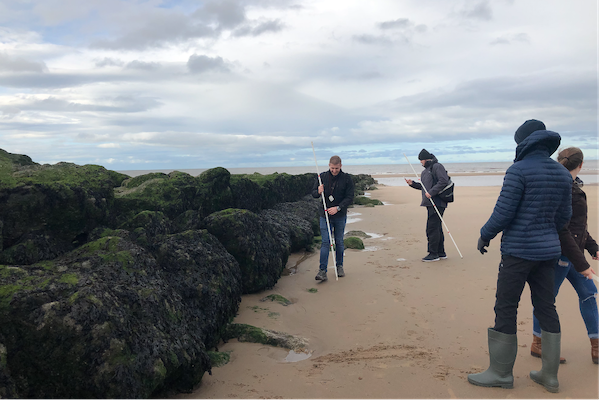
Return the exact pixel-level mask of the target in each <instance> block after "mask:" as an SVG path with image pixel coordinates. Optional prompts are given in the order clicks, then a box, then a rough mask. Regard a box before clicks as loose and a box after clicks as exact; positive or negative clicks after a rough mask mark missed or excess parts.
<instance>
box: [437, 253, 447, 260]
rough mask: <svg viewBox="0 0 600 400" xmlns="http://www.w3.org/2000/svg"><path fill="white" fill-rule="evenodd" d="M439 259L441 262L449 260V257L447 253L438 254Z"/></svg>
mask: <svg viewBox="0 0 600 400" xmlns="http://www.w3.org/2000/svg"><path fill="white" fill-rule="evenodd" d="M438 257H439V258H440V260H445V259H447V258H448V256H447V255H446V253H438Z"/></svg>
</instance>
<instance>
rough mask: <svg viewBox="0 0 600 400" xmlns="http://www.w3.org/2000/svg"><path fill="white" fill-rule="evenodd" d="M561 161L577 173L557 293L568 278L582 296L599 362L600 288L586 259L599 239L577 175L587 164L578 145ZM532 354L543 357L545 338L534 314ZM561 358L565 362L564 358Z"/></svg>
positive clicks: (557, 273)
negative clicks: (598, 300) (599, 298)
mask: <svg viewBox="0 0 600 400" xmlns="http://www.w3.org/2000/svg"><path fill="white" fill-rule="evenodd" d="M557 161H558V162H559V163H561V164H562V165H564V166H565V168H567V169H568V170H569V172H571V175H572V176H573V188H572V205H573V216H572V217H571V220H570V221H569V223H568V224H567V226H566V227H565V228H563V229H562V230H561V231H560V232H559V238H560V247H561V252H562V256H561V257H560V259H559V260H558V263H557V265H556V267H555V269H554V270H555V278H554V279H555V281H554V293H555V295H557V294H558V290H559V288H560V285H561V284H562V283H563V281H564V280H565V278H567V279H568V280H569V282H571V285H572V286H573V288H574V289H575V291H576V292H577V295H578V296H579V309H580V311H581V316H582V317H583V321H584V323H585V327H586V329H587V332H588V336H589V338H590V341H591V345H592V351H591V352H592V361H593V362H594V364H598V305H597V304H596V296H597V295H598V290H597V289H596V285H594V282H593V281H592V274H595V272H594V269H593V268H592V267H591V266H590V264H589V263H588V262H587V260H586V259H585V253H584V250H587V251H588V252H589V253H590V255H591V256H592V258H593V259H594V260H598V256H599V254H598V243H596V241H595V240H594V239H593V238H592V236H591V235H590V234H589V232H588V231H587V210H588V207H587V198H586V194H585V192H584V191H583V190H581V186H583V182H582V181H581V180H580V179H579V178H578V177H577V174H579V172H580V171H581V168H582V166H583V152H582V151H581V150H580V149H579V148H577V147H569V148H568V149H565V150H562V151H561V152H560V153H559V154H558V159H557ZM531 355H532V356H534V357H542V339H541V329H540V325H539V322H538V320H537V318H536V317H535V315H534V316H533V343H532V344H531ZM560 362H561V364H562V363H565V362H566V360H565V359H564V358H562V357H561V358H560Z"/></svg>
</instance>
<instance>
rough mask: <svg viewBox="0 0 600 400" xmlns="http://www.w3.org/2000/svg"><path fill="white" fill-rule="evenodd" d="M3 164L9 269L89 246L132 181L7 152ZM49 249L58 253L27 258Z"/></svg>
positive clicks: (1, 196)
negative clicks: (45, 247) (120, 190)
mask: <svg viewBox="0 0 600 400" xmlns="http://www.w3.org/2000/svg"><path fill="white" fill-rule="evenodd" d="M0 163H2V167H1V168H0V203H1V204H2V205H3V206H2V207H1V208H0V221H1V224H0V228H1V240H0V241H1V245H0V251H2V253H0V259H1V260H2V261H1V262H4V263H17V262H18V263H23V264H30V263H34V262H37V261H40V260H43V259H47V258H48V257H50V258H52V257H54V256H56V255H59V254H63V253H64V252H65V251H68V250H71V249H73V248H74V247H76V246H77V245H80V244H82V243H84V242H85V241H86V240H87V235H88V234H89V232H90V231H91V230H93V229H94V228H96V227H97V226H100V225H103V224H107V223H108V222H109V220H110V212H111V207H112V205H113V202H114V187H115V186H119V185H120V184H121V182H122V181H123V180H124V179H126V178H127V176H126V175H123V174H119V173H116V172H114V171H109V170H106V169H105V168H104V167H101V166H98V165H84V166H78V165H75V164H70V163H58V164H55V165H39V164H35V163H30V162H29V158H28V157H27V158H26V156H18V155H11V154H9V153H6V152H4V151H1V152H0ZM43 243H47V244H48V245H52V248H51V249H48V250H38V251H36V252H31V253H30V254H29V255H27V254H25V253H24V252H23V250H24V249H25V248H32V247H41V246H42V244H43ZM18 245H21V246H20V248H15V249H12V250H11V249H10V248H11V247H13V246H18ZM6 251H8V252H6ZM4 252H6V253H4Z"/></svg>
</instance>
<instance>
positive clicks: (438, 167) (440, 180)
mask: <svg viewBox="0 0 600 400" xmlns="http://www.w3.org/2000/svg"><path fill="white" fill-rule="evenodd" d="M424 167H425V169H424V170H423V172H421V183H419V182H415V181H413V183H412V185H410V187H412V188H413V189H418V190H421V206H423V207H433V205H432V204H431V201H430V200H429V199H428V198H427V197H426V196H425V190H423V186H425V189H427V191H428V192H429V194H430V195H431V198H432V199H433V202H434V203H435V205H436V207H440V208H446V207H448V203H446V202H445V201H443V200H442V199H440V198H439V197H438V196H437V194H438V193H439V192H441V191H442V189H444V188H445V187H446V186H447V185H448V183H449V182H450V177H448V172H446V168H444V166H443V165H442V164H440V163H439V162H438V160H437V158H436V157H435V156H433V158H432V159H431V161H427V162H426V163H425V165H424Z"/></svg>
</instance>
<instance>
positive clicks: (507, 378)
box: [468, 328, 517, 389]
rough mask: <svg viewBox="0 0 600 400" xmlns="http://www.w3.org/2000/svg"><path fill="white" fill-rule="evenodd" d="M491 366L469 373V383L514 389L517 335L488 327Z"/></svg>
mask: <svg viewBox="0 0 600 400" xmlns="http://www.w3.org/2000/svg"><path fill="white" fill-rule="evenodd" d="M488 348H489V352H490V367H489V368H488V369H487V370H486V371H484V372H481V373H479V374H469V376H468V380H469V383H472V384H473V385H477V386H485V387H501V388H504V389H512V388H513V383H514V378H513V374H512V370H513V366H514V365H515V359H516V358H517V335H508V334H506V333H502V332H498V331H495V330H493V329H492V328H489V329H488Z"/></svg>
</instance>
